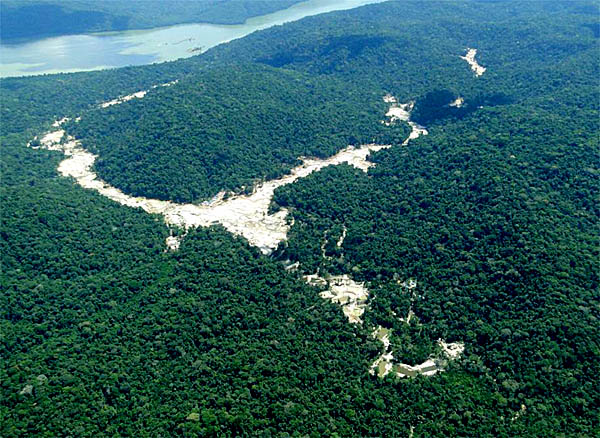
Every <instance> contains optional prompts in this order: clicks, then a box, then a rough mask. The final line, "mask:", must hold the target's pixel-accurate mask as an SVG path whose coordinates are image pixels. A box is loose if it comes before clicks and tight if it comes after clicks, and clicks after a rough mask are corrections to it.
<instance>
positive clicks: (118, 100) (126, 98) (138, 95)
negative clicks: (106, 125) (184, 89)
mask: <svg viewBox="0 0 600 438" xmlns="http://www.w3.org/2000/svg"><path fill="white" fill-rule="evenodd" d="M177 82H179V80H175V81H171V82H166V83H164V84H160V85H153V86H152V87H151V88H150V89H154V88H158V87H170V86H171V85H175V84H176V83H177ZM148 91H150V90H142V91H138V92H136V93H133V94H129V95H127V96H122V97H117V98H116V99H113V100H109V101H108V102H104V103H101V104H100V108H108V107H109V106H113V105H118V104H121V103H123V102H127V101H129V100H132V99H141V98H143V97H144V96H146V94H147V93H148Z"/></svg>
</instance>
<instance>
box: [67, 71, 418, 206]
mask: <svg viewBox="0 0 600 438" xmlns="http://www.w3.org/2000/svg"><path fill="white" fill-rule="evenodd" d="M170 88H171V87H169V88H164V89H156V90H152V92H150V93H149V94H148V96H147V97H145V98H144V99H139V100H132V101H131V102H128V103H127V104H123V105H115V106H113V107H111V108H108V109H103V108H99V109H97V110H95V111H93V112H92V113H88V114H86V116H85V117H84V118H82V120H81V121H80V122H72V123H71V124H70V125H69V126H68V127H67V130H68V131H69V132H70V133H72V134H73V135H75V136H76V137H77V138H78V139H81V141H82V144H83V146H84V147H85V148H86V149H88V150H90V151H92V152H94V153H98V154H99V156H100V157H101V158H100V159H99V160H98V162H96V163H95V167H96V170H97V172H98V175H99V176H100V177H101V178H102V179H103V180H105V181H107V182H109V183H110V184H112V185H114V186H117V187H120V188H122V189H123V190H124V191H125V192H127V193H131V194H132V195H136V196H145V197H149V198H156V199H171V200H174V201H178V202H192V201H199V200H203V199H209V198H211V197H213V196H214V195H216V194H217V193H218V192H219V191H221V190H240V189H241V188H242V187H245V188H246V189H247V191H250V190H251V189H252V187H253V185H254V184H255V183H256V182H257V181H259V180H260V179H262V178H266V179H274V178H276V177H278V176H281V175H282V174H284V173H287V171H288V170H289V169H290V168H291V167H294V166H295V165H297V164H299V160H298V157H301V156H305V157H307V156H308V157H321V158H323V157H327V156H330V155H333V154H334V153H335V152H337V151H338V150H340V149H342V148H344V147H346V146H347V145H349V144H352V145H359V144H364V143H372V142H377V143H384V144H386V143H390V142H391V141H393V140H396V141H398V140H399V139H402V138H404V137H405V136H406V134H407V131H406V130H405V129H403V126H385V125H383V124H381V123H380V120H381V118H382V115H383V114H385V111H386V105H385V104H384V103H383V102H382V101H381V96H380V95H379V94H377V93H376V92H374V91H373V90H367V91H364V90H361V89H360V88H359V87H357V86H353V85H349V84H347V83H345V82H340V81H336V80H334V79H332V78H331V79H320V78H319V79H317V80H313V79H312V78H311V77H310V76H309V75H305V74H300V73H294V72H280V71H278V70H275V69H272V68H267V67H263V66H253V65H240V66H236V67H234V68H232V67H227V68H218V69H212V70H211V71H209V72H206V73H205V74H202V75H200V76H195V77H193V78H189V79H187V80H184V81H180V82H179V83H177V84H176V86H174V90H170ZM258 95H260V96H261V99H260V101H257V99H256V97H257V96H258Z"/></svg>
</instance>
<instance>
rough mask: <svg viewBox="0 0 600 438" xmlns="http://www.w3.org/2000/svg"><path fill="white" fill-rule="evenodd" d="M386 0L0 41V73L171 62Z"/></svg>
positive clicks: (318, 0) (327, 2) (346, 0)
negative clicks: (232, 20) (234, 19)
mask: <svg viewBox="0 0 600 438" xmlns="http://www.w3.org/2000/svg"><path fill="white" fill-rule="evenodd" d="M382 1H385V0H308V1H306V2H302V3H298V4H295V5H293V6H291V7H290V8H288V9H284V10H281V11H277V12H274V13H272V14H267V15H262V16H260V17H253V18H250V19H248V20H247V21H246V22H245V23H244V24H238V25H220V24H205V23H198V24H181V25H176V26H168V27H161V28H154V29H146V30H130V31H124V32H103V33H94V34H82V35H66V36H60V37H52V38H45V39H41V40H37V41H32V42H27V43H22V44H0V62H1V63H0V77H10V76H31V75H39V74H45V73H66V72H76V71H88V70H100V69H104V68H113V67H125V66H128V65H142V64H151V63H154V62H164V61H172V60H175V59H179V58H187V57H190V56H193V55H197V54H199V53H202V52H204V51H206V50H208V49H210V48H211V47H214V46H216V45H218V44H221V43H225V42H228V41H231V40H233V39H236V38H241V37H243V36H246V35H248V34H250V33H252V32H254V31H257V30H261V29H266V28H268V27H271V26H275V25H280V24H283V23H287V22H290V21H296V20H299V19H301V18H304V17H308V16H311V15H317V14H322V13H325V12H331V11H340V10H345V9H352V8H356V7H358V6H363V5H366V4H370V3H380V2H382Z"/></svg>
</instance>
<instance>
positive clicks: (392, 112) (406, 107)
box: [383, 99, 428, 146]
mask: <svg viewBox="0 0 600 438" xmlns="http://www.w3.org/2000/svg"><path fill="white" fill-rule="evenodd" d="M394 101H395V99H394ZM413 107H414V102H409V103H401V104H395V103H392V106H391V107H390V109H389V110H388V112H387V114H386V117H389V120H388V121H383V123H384V124H386V125H391V124H393V123H394V122H396V121H397V120H401V121H403V122H406V123H408V125H409V126H410V128H411V131H410V134H409V136H408V138H407V139H406V140H404V142H403V143H402V146H406V145H407V144H408V143H409V142H410V141H411V140H414V139H416V138H419V137H420V136H421V135H427V134H428V132H427V129H426V128H425V127H424V126H421V125H419V124H418V123H415V122H413V121H411V120H410V112H411V111H412V109H413Z"/></svg>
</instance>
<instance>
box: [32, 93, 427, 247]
mask: <svg viewBox="0 0 600 438" xmlns="http://www.w3.org/2000/svg"><path fill="white" fill-rule="evenodd" d="M172 84H174V82H173V83H168V84H163V85H162V86H169V85H172ZM153 88H155V87H153ZM147 92H148V90H145V91H140V92H137V93H134V94H131V95H129V96H124V97H120V98H118V99H114V100H111V101H109V102H105V103H104V104H102V105H100V106H101V107H102V108H106V107H108V106H112V105H118V104H121V103H123V102H127V101H128V100H131V99H136V98H137V99H139V98H143V97H144V96H145V95H146V94H147ZM393 108H397V109H396V110H392V109H391V110H390V112H389V113H388V116H389V117H390V123H392V122H393V121H395V120H405V121H409V117H410V113H409V111H410V109H409V108H408V107H407V106H405V105H403V106H401V107H393ZM65 120H66V119H62V120H59V121H56V122H55V123H54V124H53V127H55V128H59V129H57V130H56V131H52V132H49V133H48V134H46V135H45V136H44V137H43V138H42V140H41V143H42V146H43V147H45V148H46V149H50V150H59V151H62V152H63V153H64V154H65V155H66V156H67V158H66V159H65V160H63V161H62V162H61V163H60V164H59V167H58V171H59V173H60V174H61V175H63V176H66V177H72V178H74V179H75V180H76V181H77V183H78V184H79V185H80V186H81V187H83V188H86V189H91V190H95V191H97V192H98V193H100V194H101V195H103V196H106V197H107V198H109V199H112V200H113V201H116V202H118V203H120V204H122V205H126V206H129V207H137V208H142V209H143V210H144V211H147V212H148V213H153V214H160V215H162V216H163V217H164V218H165V222H166V223H167V224H170V225H176V226H180V227H183V228H190V227H198V226H210V225H213V224H217V223H219V224H221V225H223V226H224V227H225V228H226V229H227V230H228V231H230V232H231V233H233V234H236V235H240V236H243V237H245V238H246V239H247V240H248V242H249V243H250V244H251V245H253V246H256V247H258V248H259V249H260V250H261V251H262V252H263V253H265V254H269V253H270V252H272V251H273V250H274V249H275V248H276V247H277V245H278V244H279V242H281V241H283V240H285V239H286V237H287V232H288V231H289V228H290V226H289V224H288V223H287V218H286V217H287V213H288V212H287V210H285V209H281V210H280V211H278V212H277V213H274V214H269V213H268V210H269V205H270V203H271V200H272V199H273V194H274V191H275V189H277V188H278V187H281V186H283V185H286V184H291V183H293V182H294V181H296V180H298V179H299V178H304V177H306V176H308V175H310V174H311V173H313V172H316V171H319V170H321V169H322V168H324V167H326V166H331V165H338V164H341V163H348V164H350V165H352V166H354V167H356V168H358V169H361V170H362V171H364V172H366V171H367V170H368V169H369V168H370V167H371V166H373V163H371V162H370V161H368V156H369V154H370V153H371V152H373V151H379V150H381V149H386V148H389V147H390V145H378V144H367V145H362V146H359V147H353V146H348V147H347V148H345V149H342V150H341V151H339V152H338V153H337V154H335V155H333V156H331V157H329V158H326V159H317V158H302V157H301V158H300V159H301V160H302V164H301V165H299V166H297V167H295V168H293V169H292V170H291V171H290V173H289V174H288V175H285V176H283V177H281V178H279V179H276V180H271V181H266V182H263V183H261V184H259V185H257V186H256V187H255V188H254V191H253V193H252V194H250V195H237V196H232V197H229V198H228V199H226V200H225V199H223V198H224V196H223V195H224V193H221V194H220V195H219V196H217V197H215V199H213V200H212V201H210V202H205V203H202V204H201V205H196V204H178V203H174V202H170V201H161V200H158V199H149V198H144V197H134V196H130V195H127V194H125V193H123V192H122V191H121V190H119V189H118V188H116V187H112V186H110V185H109V184H107V183H106V182H104V181H102V180H100V179H99V178H98V176H97V175H96V173H95V172H94V171H93V169H92V167H93V164H94V161H95V160H96V156H95V155H94V154H92V153H90V152H88V151H86V150H85V149H84V148H83V147H82V146H81V143H80V142H79V141H78V140H76V139H74V138H72V137H66V140H67V141H66V142H64V141H63V142H61V139H63V136H65V132H64V130H62V129H60V126H61V125H62V123H64V122H65ZM409 123H412V122H410V121H409ZM411 126H413V125H411ZM425 133H426V131H425V130H424V128H422V127H419V126H418V125H416V124H414V126H413V132H411V135H410V137H409V138H408V139H407V141H406V142H405V143H407V142H408V141H409V140H410V139H412V138H416V137H418V136H419V135H422V134H425ZM167 245H168V246H169V247H170V248H172V249H175V248H176V247H178V246H177V245H176V244H175V241H174V240H173V239H170V240H169V241H168V242H167Z"/></svg>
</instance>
